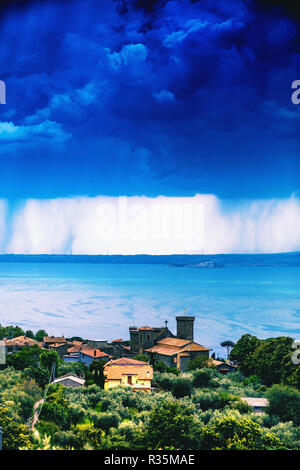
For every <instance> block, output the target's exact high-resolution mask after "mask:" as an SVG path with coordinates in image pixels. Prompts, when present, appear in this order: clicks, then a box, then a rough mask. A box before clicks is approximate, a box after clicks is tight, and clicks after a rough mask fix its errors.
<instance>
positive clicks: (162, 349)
mask: <svg viewBox="0 0 300 470" xmlns="http://www.w3.org/2000/svg"><path fill="white" fill-rule="evenodd" d="M209 351H210V349H208V348H205V347H204V346H202V345H201V344H198V343H195V342H194V341H190V340H186V339H179V338H164V339H162V340H160V341H157V342H156V344H155V345H154V346H153V347H152V348H150V349H146V350H145V352H146V353H147V354H149V355H150V356H151V357H152V358H153V359H154V360H155V361H162V362H164V363H165V364H166V366H168V367H173V368H176V369H178V370H180V371H181V372H184V371H186V370H187V367H188V363H189V362H190V360H191V359H194V358H195V357H198V356H205V357H209Z"/></svg>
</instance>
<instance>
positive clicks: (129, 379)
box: [127, 375, 132, 385]
mask: <svg viewBox="0 0 300 470" xmlns="http://www.w3.org/2000/svg"><path fill="white" fill-rule="evenodd" d="M127 381H128V383H129V385H132V376H131V375H128V377H127Z"/></svg>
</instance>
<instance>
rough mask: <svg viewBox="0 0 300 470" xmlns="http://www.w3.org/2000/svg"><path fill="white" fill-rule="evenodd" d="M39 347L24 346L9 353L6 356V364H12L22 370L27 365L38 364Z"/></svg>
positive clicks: (33, 365) (34, 365)
mask: <svg viewBox="0 0 300 470" xmlns="http://www.w3.org/2000/svg"><path fill="white" fill-rule="evenodd" d="M40 354H41V348H39V347H38V345H36V344H35V345H34V346H25V347H24V348H22V349H21V350H20V351H18V352H16V353H13V354H9V355H8V356H7V358H6V363H7V365H8V366H12V367H14V368H15V369H17V370H24V369H26V368H27V367H36V366H37V364H38V360H39V356H40Z"/></svg>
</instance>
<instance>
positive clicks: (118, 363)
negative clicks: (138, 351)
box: [105, 357, 148, 367]
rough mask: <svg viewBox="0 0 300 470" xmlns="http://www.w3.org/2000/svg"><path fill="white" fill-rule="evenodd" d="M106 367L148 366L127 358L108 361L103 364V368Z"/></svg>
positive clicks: (146, 363) (145, 363) (142, 362)
mask: <svg viewBox="0 0 300 470" xmlns="http://www.w3.org/2000/svg"><path fill="white" fill-rule="evenodd" d="M108 365H116V366H126V365H131V366H132V365H134V366H144V365H148V362H144V361H137V360H136V359H131V358H129V357H120V358H119V359H114V360H113V361H109V362H108V363H107V364H105V367H106V366H108Z"/></svg>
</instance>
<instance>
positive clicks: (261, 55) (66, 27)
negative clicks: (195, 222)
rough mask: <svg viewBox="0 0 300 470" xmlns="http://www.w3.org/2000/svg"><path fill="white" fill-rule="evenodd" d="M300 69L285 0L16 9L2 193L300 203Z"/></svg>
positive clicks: (8, 13) (2, 62)
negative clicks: (298, 89) (295, 95)
mask: <svg viewBox="0 0 300 470" xmlns="http://www.w3.org/2000/svg"><path fill="white" fill-rule="evenodd" d="M262 3H263V4H265V6H264V7H263V8H262V7H261V5H262ZM280 3H282V4H284V2H274V4H280ZM299 64H300V46H299V21H298V18H297V16H295V15H293V14H292V13H291V11H289V10H288V9H284V8H283V9H280V8H277V7H275V6H274V5H272V2H255V1H242V0H228V1H226V2H224V1H218V0H215V1H212V0H203V1H191V0H180V1H167V0H164V1H154V0H152V1H149V0H148V1H146V0H123V1H121V0H119V1H112V0H101V2H99V1H98V0H74V1H59V2H56V1H54V0H53V1H50V0H44V1H43V2H27V3H26V6H25V7H22V8H10V9H6V10H3V11H2V15H1V31H0V70H1V77H0V78H1V79H2V80H5V82H6V86H7V104H6V105H1V106H0V113H1V116H0V121H1V122H0V198H3V199H6V200H8V201H9V202H11V203H14V202H15V201H16V200H18V199H27V198H58V197H69V196H80V195H84V196H96V195H110V196H118V195H127V196H133V195H146V196H149V197H154V196H158V195H166V196H193V195H194V194H196V193H199V194H215V195H216V196H217V197H219V198H221V199H237V200H240V199H244V198H250V199H269V198H288V197H290V196H291V195H292V194H294V195H298V191H299V186H300V158H299V144H300V142H299V140H300V133H299V124H300V106H295V105H293V104H292V102H291V83H292V81H293V80H296V79H300V72H299Z"/></svg>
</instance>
